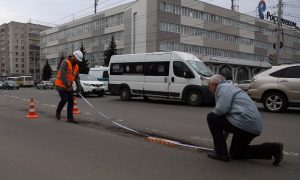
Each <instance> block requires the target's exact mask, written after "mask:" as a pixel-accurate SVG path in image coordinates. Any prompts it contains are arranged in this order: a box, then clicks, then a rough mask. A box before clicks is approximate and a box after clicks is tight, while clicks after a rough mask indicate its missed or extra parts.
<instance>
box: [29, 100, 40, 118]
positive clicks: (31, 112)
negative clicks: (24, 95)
mask: <svg viewBox="0 0 300 180" xmlns="http://www.w3.org/2000/svg"><path fill="white" fill-rule="evenodd" d="M26 117H27V118H29V119H34V118H38V117H39V116H38V115H37V114H36V112H35V105H34V101H33V98H31V99H30V104H29V113H28V114H27V116H26Z"/></svg>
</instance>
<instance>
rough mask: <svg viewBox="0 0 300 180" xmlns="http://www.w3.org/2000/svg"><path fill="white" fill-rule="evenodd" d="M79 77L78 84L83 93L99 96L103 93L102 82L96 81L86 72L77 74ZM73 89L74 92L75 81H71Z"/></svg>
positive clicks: (103, 86)
mask: <svg viewBox="0 0 300 180" xmlns="http://www.w3.org/2000/svg"><path fill="white" fill-rule="evenodd" d="M79 77H80V84H81V86H82V88H83V91H84V93H83V95H88V94H95V95H98V96H99V97H102V96H103V95H104V91H105V85H104V83H103V82H101V81H98V80H97V79H96V78H94V77H93V76H90V75H88V74H79ZM73 89H74V92H76V89H77V87H76V84H75V83H73Z"/></svg>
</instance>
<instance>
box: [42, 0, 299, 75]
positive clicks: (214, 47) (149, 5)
mask: <svg viewBox="0 0 300 180" xmlns="http://www.w3.org/2000/svg"><path fill="white" fill-rule="evenodd" d="M282 34H283V37H284V38H283V39H284V46H283V48H282V49H281V56H280V59H281V63H293V62H296V61H300V31H299V30H297V29H292V28H288V27H284V28H283V33H282ZM111 36H114V37H115V39H116V41H117V49H118V53H120V54H127V53H145V52H156V51H184V52H189V53H192V54H194V55H196V56H197V57H199V58H200V59H202V60H203V61H205V62H206V63H207V64H208V65H209V66H210V67H211V69H212V70H213V71H214V72H215V73H220V74H223V75H225V77H226V78H227V79H233V80H234V81H239V80H241V79H250V78H251V77H252V76H253V74H254V73H257V72H258V71H260V70H261V69H262V68H267V67H269V66H270V64H269V63H268V58H269V55H270V53H273V52H274V51H275V50H274V48H273V44H274V43H275V42H276V25H275V24H274V23H273V22H270V21H267V20H261V19H259V18H255V17H252V16H248V15H246V14H242V13H238V12H234V11H231V10H228V9H225V8H222V7H218V6H215V5H211V4H208V3H204V2H200V1H195V0H137V1H134V2H131V3H128V4H125V5H121V6H118V7H115V8H112V9H109V10H106V11H103V12H99V13H97V14H94V15H90V16H88V17H84V18H81V19H78V20H75V21H73V22H70V23H67V24H64V25H61V26H58V27H55V28H52V29H50V30H47V31H44V32H42V33H41V38H42V39H41V41H42V43H41V53H42V58H43V59H44V60H46V59H47V60H49V62H50V63H51V65H53V67H55V66H56V64H57V62H58V60H59V57H60V56H61V55H62V54H63V55H69V54H71V52H72V51H74V50H76V49H79V48H80V45H81V44H83V46H84V47H85V50H86V52H87V59H89V63H90V65H91V66H94V65H102V64H103V52H104V50H105V49H106V47H107V45H108V43H109V41H110V38H111Z"/></svg>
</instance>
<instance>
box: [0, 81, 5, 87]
mask: <svg viewBox="0 0 300 180" xmlns="http://www.w3.org/2000/svg"><path fill="white" fill-rule="evenodd" d="M3 84H4V82H3V81H0V89H2V86H3Z"/></svg>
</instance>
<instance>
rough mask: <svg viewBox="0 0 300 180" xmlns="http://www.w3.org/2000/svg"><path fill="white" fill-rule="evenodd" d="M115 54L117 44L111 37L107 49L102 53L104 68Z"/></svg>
mask: <svg viewBox="0 0 300 180" xmlns="http://www.w3.org/2000/svg"><path fill="white" fill-rule="evenodd" d="M115 54H117V44H116V41H115V38H114V37H113V36H112V37H111V41H110V43H109V45H108V47H107V49H106V50H105V51H104V66H108V65H109V61H110V58H111V56H112V55H115Z"/></svg>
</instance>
